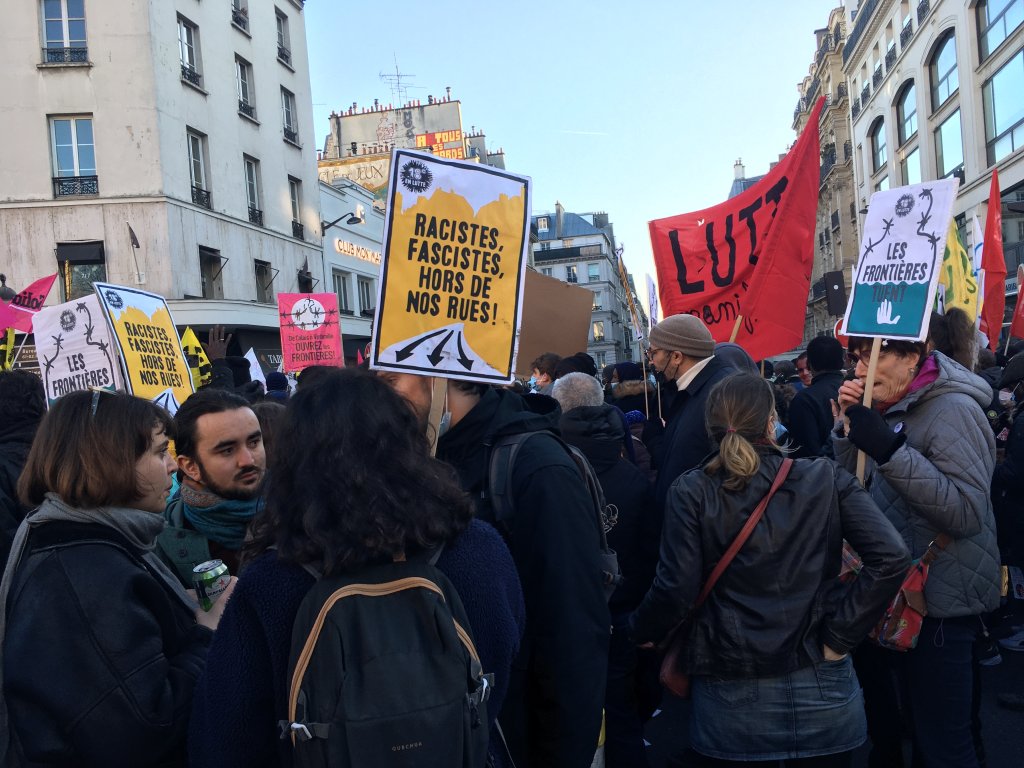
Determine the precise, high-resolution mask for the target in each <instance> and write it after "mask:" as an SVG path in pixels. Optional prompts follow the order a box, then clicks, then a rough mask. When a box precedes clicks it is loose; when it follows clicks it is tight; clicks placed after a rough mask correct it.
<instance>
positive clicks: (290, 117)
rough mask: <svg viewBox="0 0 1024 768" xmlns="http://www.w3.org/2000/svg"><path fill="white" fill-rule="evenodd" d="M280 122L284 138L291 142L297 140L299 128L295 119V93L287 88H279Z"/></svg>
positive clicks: (296, 142)
mask: <svg viewBox="0 0 1024 768" xmlns="http://www.w3.org/2000/svg"><path fill="white" fill-rule="evenodd" d="M281 122H282V124H283V126H284V138H285V140H286V141H290V142H291V143H292V144H298V142H299V128H298V123H297V121H296V119H295V94H293V93H292V92H291V91H289V90H288V89H287V88H282V89H281Z"/></svg>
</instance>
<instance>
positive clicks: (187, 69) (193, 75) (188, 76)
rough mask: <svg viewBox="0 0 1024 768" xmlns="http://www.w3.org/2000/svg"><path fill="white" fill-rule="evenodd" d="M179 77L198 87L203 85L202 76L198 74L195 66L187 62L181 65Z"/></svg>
mask: <svg viewBox="0 0 1024 768" xmlns="http://www.w3.org/2000/svg"><path fill="white" fill-rule="evenodd" d="M181 79H182V80H187V81H188V82H190V83H192V85H195V86H197V87H199V88H202V87H203V76H202V75H200V74H199V72H198V71H197V70H196V68H195V67H191V66H189V65H188V64H182V65H181Z"/></svg>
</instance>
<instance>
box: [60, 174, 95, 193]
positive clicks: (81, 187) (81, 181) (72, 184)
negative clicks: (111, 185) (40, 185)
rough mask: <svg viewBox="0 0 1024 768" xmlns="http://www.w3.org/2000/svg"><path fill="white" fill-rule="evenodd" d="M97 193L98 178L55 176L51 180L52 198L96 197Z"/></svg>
mask: <svg viewBox="0 0 1024 768" xmlns="http://www.w3.org/2000/svg"><path fill="white" fill-rule="evenodd" d="M99 193H100V180H99V177H98V176H56V177H54V179H53V196H54V197H70V196H72V195H98V194H99Z"/></svg>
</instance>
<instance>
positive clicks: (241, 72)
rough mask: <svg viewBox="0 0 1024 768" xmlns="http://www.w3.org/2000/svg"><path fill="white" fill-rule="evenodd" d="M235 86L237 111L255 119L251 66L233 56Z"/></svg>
mask: <svg viewBox="0 0 1024 768" xmlns="http://www.w3.org/2000/svg"><path fill="white" fill-rule="evenodd" d="M235 85H236V86H237V90H238V111H239V112H241V113H242V114H243V115H245V116H246V117H251V118H253V119H256V104H255V89H254V88H253V84H252V64H250V63H249V62H248V61H246V60H245V59H243V58H242V57H241V56H235Z"/></svg>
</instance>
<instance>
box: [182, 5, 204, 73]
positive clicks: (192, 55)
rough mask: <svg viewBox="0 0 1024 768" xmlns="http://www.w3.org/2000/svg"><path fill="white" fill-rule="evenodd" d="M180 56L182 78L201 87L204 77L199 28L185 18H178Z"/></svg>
mask: <svg viewBox="0 0 1024 768" xmlns="http://www.w3.org/2000/svg"><path fill="white" fill-rule="evenodd" d="M178 55H179V57H180V60H181V78H182V79H183V80H185V81H187V82H189V83H191V84H192V85H195V86H200V87H201V86H202V82H203V76H202V71H201V67H200V59H199V27H197V26H196V25H195V24H193V23H192V22H191V21H189V20H188V19H186V18H185V17H184V16H179V17H178Z"/></svg>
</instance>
